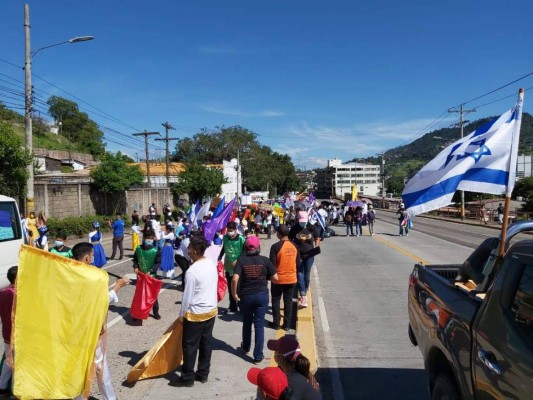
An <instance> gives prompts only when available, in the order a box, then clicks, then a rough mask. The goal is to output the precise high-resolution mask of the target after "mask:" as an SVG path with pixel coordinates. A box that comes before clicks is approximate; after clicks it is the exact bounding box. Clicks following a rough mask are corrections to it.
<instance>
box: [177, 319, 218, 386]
mask: <svg viewBox="0 0 533 400" xmlns="http://www.w3.org/2000/svg"><path fill="white" fill-rule="evenodd" d="M215 319H216V317H213V318H211V319H209V320H207V321H203V322H190V321H187V320H186V319H184V320H183V339H182V342H181V345H182V347H183V365H182V366H181V378H182V379H183V380H184V381H193V380H194V364H195V363H196V354H197V353H198V352H199V353H200V354H199V355H198V369H197V370H196V373H197V374H198V375H199V376H200V377H202V378H207V376H208V375H209V368H210V367H211V352H212V348H211V339H212V338H213V327H214V326H215Z"/></svg>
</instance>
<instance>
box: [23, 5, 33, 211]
mask: <svg viewBox="0 0 533 400" xmlns="http://www.w3.org/2000/svg"><path fill="white" fill-rule="evenodd" d="M24 37H25V59H24V87H25V95H24V105H25V114H24V122H25V126H26V133H25V136H26V150H28V151H29V153H30V155H31V163H30V165H28V167H27V169H28V180H27V181H26V209H25V212H26V215H28V213H29V212H30V211H32V210H33V209H34V208H35V204H34V202H33V197H34V192H33V136H32V135H33V132H32V121H31V111H32V87H31V46H30V45H31V42H30V6H29V5H28V4H24Z"/></svg>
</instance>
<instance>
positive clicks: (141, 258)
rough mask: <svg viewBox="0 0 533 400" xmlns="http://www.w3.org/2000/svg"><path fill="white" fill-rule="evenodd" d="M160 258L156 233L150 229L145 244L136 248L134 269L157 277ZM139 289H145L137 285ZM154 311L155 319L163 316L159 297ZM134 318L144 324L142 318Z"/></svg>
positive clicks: (136, 287) (136, 288)
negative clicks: (157, 263)
mask: <svg viewBox="0 0 533 400" xmlns="http://www.w3.org/2000/svg"><path fill="white" fill-rule="evenodd" d="M159 258H160V253H159V251H158V250H157V247H156V246H155V243H154V234H153V233H152V232H150V231H149V232H147V233H146V235H145V237H144V242H143V244H142V245H141V246H138V247H137V248H136V249H135V253H134V254H133V270H134V271H135V273H138V272H139V271H140V272H142V273H145V274H149V275H150V276H151V277H155V276H156V272H157V271H156V270H155V269H154V265H155V264H156V261H157V259H159ZM137 290H144V286H141V285H136V286H135V291H136V292H137ZM152 312H153V317H154V318H155V319H161V316H160V315H159V302H158V301H157V299H156V301H155V303H154V306H153V308H152ZM133 320H134V322H136V323H139V321H140V322H141V324H142V320H138V319H136V318H133Z"/></svg>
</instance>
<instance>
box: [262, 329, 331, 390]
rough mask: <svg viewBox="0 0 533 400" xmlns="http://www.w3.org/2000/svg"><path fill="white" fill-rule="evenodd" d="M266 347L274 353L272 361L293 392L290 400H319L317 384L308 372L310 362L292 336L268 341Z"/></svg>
mask: <svg viewBox="0 0 533 400" xmlns="http://www.w3.org/2000/svg"><path fill="white" fill-rule="evenodd" d="M267 347H268V348H269V349H270V350H272V351H274V360H275V361H276V363H277V364H278V365H279V367H280V368H281V369H282V370H283V372H285V374H286V375H287V380H288V381H289V385H290V387H291V388H292V391H293V397H291V399H292V400H320V398H321V397H320V392H319V387H318V382H317V381H316V379H315V377H314V376H313V374H311V371H310V366H311V364H310V362H309V360H308V359H307V357H305V356H304V355H303V354H302V351H301V350H300V344H299V343H298V341H297V340H296V338H295V337H294V336H293V335H285V336H283V337H281V338H279V339H278V340H269V341H268V342H267Z"/></svg>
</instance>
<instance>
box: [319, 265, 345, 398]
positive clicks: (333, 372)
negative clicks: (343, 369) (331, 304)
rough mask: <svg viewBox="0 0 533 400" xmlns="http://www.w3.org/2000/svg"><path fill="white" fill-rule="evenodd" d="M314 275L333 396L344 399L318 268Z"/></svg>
mask: <svg viewBox="0 0 533 400" xmlns="http://www.w3.org/2000/svg"><path fill="white" fill-rule="evenodd" d="M313 275H314V279H315V286H314V291H315V293H316V295H317V296H318V311H319V313H320V320H321V321H322V330H323V331H324V342H325V345H326V353H327V354H328V361H327V363H328V368H329V373H330V376H331V387H332V390H333V398H334V399H335V400H344V391H343V390H342V380H341V374H340V372H339V366H338V365H337V353H336V352H335V347H334V346H333V339H332V338H331V334H330V332H329V323H328V318H327V315H326V306H325V304H324V299H323V298H322V290H321V288H320V278H319V277H318V268H313Z"/></svg>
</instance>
